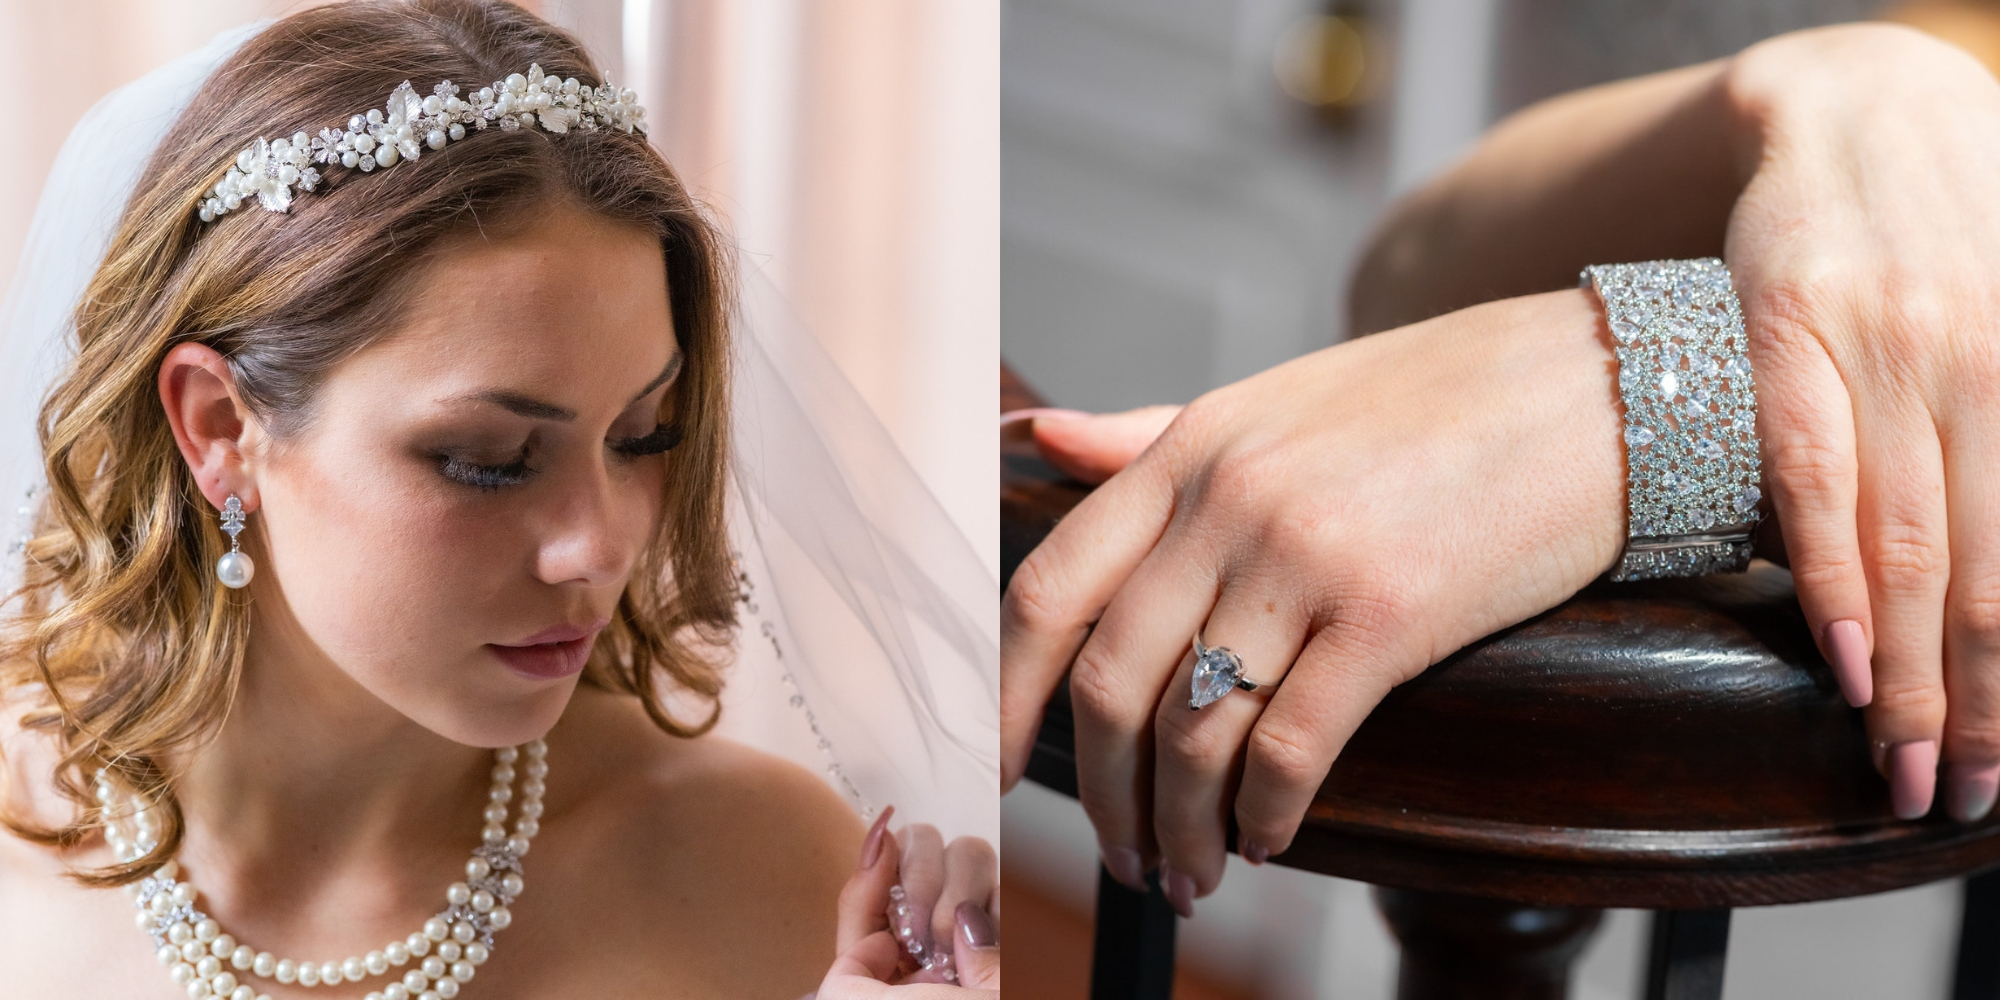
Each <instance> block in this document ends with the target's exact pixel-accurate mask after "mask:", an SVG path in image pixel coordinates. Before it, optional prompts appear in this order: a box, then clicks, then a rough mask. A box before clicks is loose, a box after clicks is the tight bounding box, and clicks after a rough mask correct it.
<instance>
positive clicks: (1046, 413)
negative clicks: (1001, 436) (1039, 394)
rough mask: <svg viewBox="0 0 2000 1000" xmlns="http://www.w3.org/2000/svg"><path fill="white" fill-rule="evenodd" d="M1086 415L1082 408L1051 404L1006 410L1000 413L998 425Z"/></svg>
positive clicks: (1073, 418) (1070, 418)
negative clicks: (1064, 407) (1071, 408)
mask: <svg viewBox="0 0 2000 1000" xmlns="http://www.w3.org/2000/svg"><path fill="white" fill-rule="evenodd" d="M1088 416H1090V414H1088V413H1085V412H1083V411H1082V410H1064V409H1059V408H1057V407H1053V406H1034V407H1029V408H1028V409H1025V410H1008V411H1007V412H1005V413H1002V414H1000V426H1002V427H1005V426H1007V425H1008V424H1012V423H1018V422H1020V421H1023V420H1075V419H1076V418H1078V417H1088Z"/></svg>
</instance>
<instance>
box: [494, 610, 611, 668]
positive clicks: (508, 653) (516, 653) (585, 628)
mask: <svg viewBox="0 0 2000 1000" xmlns="http://www.w3.org/2000/svg"><path fill="white" fill-rule="evenodd" d="M609 624H610V620H609V619H606V620H604V621H600V622H596V623H594V624H591V625H558V626H556V627H555V628H550V629H543V630H542V631H540V632H537V633H535V634H534V635H531V636H529V637H527V638H526V639H523V640H521V641H520V642H517V643H510V644H507V645H501V644H499V643H487V645H486V648H487V649H488V650H491V651H492V653H493V655H494V656H495V657H497V658H498V659H499V660H500V662H501V664H503V665H504V666H506V668H507V669H509V670H512V671H513V672H514V673H516V674H519V675H520V676H522V677H526V678H528V679H530V680H538V681H546V680H556V679H558V678H562V677H569V676H572V675H574V674H578V673H582V672H583V665H584V663H586V662H587V661H589V659H590V647H591V646H592V645H593V644H594V643H595V642H596V641H597V633H598V632H599V631H602V630H603V628H604V626H606V625H609Z"/></svg>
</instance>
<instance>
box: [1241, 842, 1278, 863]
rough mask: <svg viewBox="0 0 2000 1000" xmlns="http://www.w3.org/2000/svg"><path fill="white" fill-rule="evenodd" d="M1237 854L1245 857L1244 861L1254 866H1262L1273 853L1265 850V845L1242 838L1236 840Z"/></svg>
mask: <svg viewBox="0 0 2000 1000" xmlns="http://www.w3.org/2000/svg"><path fill="white" fill-rule="evenodd" d="M1236 853H1238V854H1241V855H1243V860H1245V861H1248V862H1250V863H1251V864H1253V865H1261V864H1263V863H1264V859H1266V858H1268V857H1270V856H1271V852H1270V851H1269V850H1267V849H1265V847H1264V845H1263V844H1260V843H1258V842H1256V841H1254V840H1244V839H1243V838H1241V837H1238V838H1237V840H1236Z"/></svg>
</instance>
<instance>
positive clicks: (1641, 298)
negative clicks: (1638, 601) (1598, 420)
mask: <svg viewBox="0 0 2000 1000" xmlns="http://www.w3.org/2000/svg"><path fill="white" fill-rule="evenodd" d="M1583 284H1584V285H1586V286H1588V287H1590V288H1592V289H1593V290H1595V291H1596V292H1597V297H1598V298H1599V300H1601V301H1602V302H1603V303H1604V315H1605V319H1606V321H1607V322H1608V323H1609V324H1610V327H1611V334H1612V336H1613V338H1615V339H1616V340H1617V342H1618V347H1617V351H1618V394H1619V396H1620V397H1621V398H1622V399H1623V400H1624V402H1625V433H1624V439H1625V455H1626V468H1627V470H1628V471H1627V475H1626V485H1627V506H1628V508H1629V510H1630V513H1631V518H1630V520H1629V522H1628V526H1627V530H1626V534H1627V536H1628V537H1627V539H1626V543H1625V551H1624V553H1623V554H1622V555H1621V556H1620V557H1619V560H1618V565H1617V566H1616V567H1615V568H1614V569H1613V570H1612V571H1611V574H1610V578H1611V579H1613V580H1649V579H1655V578H1658V577H1670V576H1703V575H1707V574H1710V573H1735V572H1742V571H1743V570H1744V569H1745V568H1746V567H1748V566H1749V564H1750V552H1751V531H1752V529H1754V528H1755V527H1756V526H1757V522H1758V521H1759V520H1760V519H1761V518H1762V516H1763V515H1762V512H1761V511H1759V510H1758V509H1757V502H1758V501H1759V500H1761V499H1762V498H1763V491H1762V490H1761V489H1760V488H1759V486H1758V483H1759V479H1760V467H1761V458H1760V456H1759V454H1758V439H1757V396H1756V391H1755V388H1754V386H1753V385H1752V381H1751V374H1750V355H1749V340H1748V338H1747V337H1746V336H1745V335H1744V332H1743V307H1742V305H1741V304H1740V303H1739V302H1738V301H1737V299H1736V291H1735V289H1734V288H1733V287H1731V285H1730V280H1729V269H1728V268H1727V267H1725V266H1724V265H1723V263H1722V261H1720V260H1717V259H1715V258H1713V257H1708V258H1703V259H1700V260H1656V261H1647V262H1645V263H1641V264H1598V265H1593V266H1591V267H1586V268H1584V269H1583Z"/></svg>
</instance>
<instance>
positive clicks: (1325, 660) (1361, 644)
mask: <svg viewBox="0 0 2000 1000" xmlns="http://www.w3.org/2000/svg"><path fill="white" fill-rule="evenodd" d="M1338 610H1340V611H1341V612H1343V613H1345V614H1346V615H1347V616H1348V617H1345V618H1343V619H1341V620H1336V621H1335V622H1333V623H1331V624H1329V625H1327V626H1326V627H1324V628H1321V629H1320V630H1319V631H1317V632H1315V633H1313V635H1312V638H1311V639H1310V640H1309V641H1308V642H1307V643H1306V647H1305V649H1304V651H1302V652H1301V653H1300V654H1299V657H1298V660H1297V661H1296V662H1294V663H1293V664H1292V669H1291V672H1290V673H1288V674H1286V675H1285V682H1284V683H1283V684H1281V685H1279V686H1278V689H1277V691H1276V692H1275V693H1273V694H1272V696H1271V703H1270V704H1269V705H1268V706H1266V707H1265V709H1264V712H1263V714H1262V715H1260V716H1258V718H1257V722H1256V724H1255V725H1254V726H1252V727H1251V729H1250V737H1249V739H1248V741H1247V742H1246V743H1245V745H1244V756H1243V779H1242V784H1241V786H1240V787H1239V789H1238V790H1237V793H1236V826H1237V831H1238V832H1237V837H1238V839H1239V842H1240V841H1241V840H1249V841H1251V842H1253V843H1256V844H1260V845H1264V846H1265V847H1267V848H1268V849H1269V851H1270V853H1271V854H1282V853H1284V851H1285V849H1286V848H1288V847H1290V846H1291V844H1292V838H1293V837H1294V836H1296V835H1297V834H1298V828H1299V822H1300V820H1302V819H1303V818H1304V817H1305V812H1306V807H1307V806H1309V805H1311V804H1312V799H1313V795H1314V794H1315V793H1316V792H1318V791H1319V788H1320V785H1321V784H1322V783H1324V782H1325V781H1326V774H1327V771H1328V770H1330V769H1331V768H1332V767H1333V760H1334V758H1335V757H1337V756H1339V754H1340V749H1341V747H1343V746H1346V745H1347V740H1348V738H1349V737H1351V736H1353V735H1354V731H1355V730H1356V729H1358V728H1360V726H1361V722H1362V720H1363V719H1366V718H1367V717H1368V713H1369V712H1370V711H1372V710H1374V708H1375V706H1376V704H1377V703H1379V702H1380V701H1381V700H1382V699H1383V697H1384V696H1386V695H1387V694H1388V693H1389V690H1390V689H1391V688H1392V687H1394V686H1395V678H1398V677H1408V676H1411V675H1412V674H1414V673H1415V672H1416V671H1417V670H1418V669H1420V668H1422V667H1423V666H1425V665H1426V664H1425V663H1424V662H1423V657H1422V655H1421V654H1419V653H1416V652H1415V651H1413V650H1409V649H1405V648H1403V645H1402V643H1399V642H1397V641H1396V640H1395V638H1394V637H1392V636H1391V635H1390V634H1389V632H1388V628H1387V626H1386V625H1384V626H1376V625H1374V624H1372V623H1371V622H1372V618H1371V616H1370V615H1369V614H1368V613H1366V612H1364V611H1363V610H1362V609H1360V608H1356V607H1347V608H1341V609H1338ZM1381 617H1385V618H1386V616H1381Z"/></svg>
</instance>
